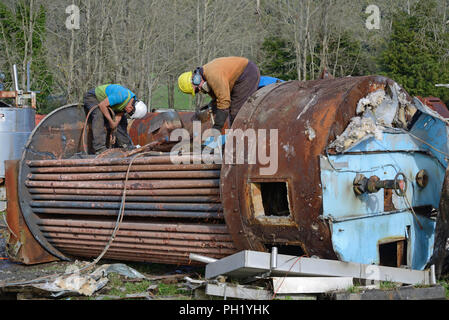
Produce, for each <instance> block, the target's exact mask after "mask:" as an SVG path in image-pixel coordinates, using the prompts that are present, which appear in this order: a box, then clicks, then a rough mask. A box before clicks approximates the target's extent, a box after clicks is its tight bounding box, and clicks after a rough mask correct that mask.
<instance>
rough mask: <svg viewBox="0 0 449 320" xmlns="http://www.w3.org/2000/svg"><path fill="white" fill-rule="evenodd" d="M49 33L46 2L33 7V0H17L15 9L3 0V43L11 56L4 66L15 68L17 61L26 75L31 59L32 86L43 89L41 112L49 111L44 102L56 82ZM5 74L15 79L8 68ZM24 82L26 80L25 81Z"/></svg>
mask: <svg viewBox="0 0 449 320" xmlns="http://www.w3.org/2000/svg"><path fill="white" fill-rule="evenodd" d="M45 35H46V11H45V8H44V6H42V5H41V6H39V8H38V9H37V10H36V9H33V10H32V7H31V6H30V1H27V0H20V1H18V2H17V3H16V6H15V10H11V9H10V8H8V7H7V6H6V5H5V4H3V3H0V40H1V42H0V43H2V44H3V45H4V47H5V51H6V56H7V60H6V61H5V63H3V64H2V66H1V69H3V70H5V71H6V70H11V69H12V65H13V64H17V66H18V70H19V72H21V73H22V77H24V75H25V74H26V62H28V61H31V78H32V81H31V90H35V91H40V94H38V96H37V100H38V110H37V112H42V111H43V112H46V111H47V110H42V106H43V105H45V103H44V102H45V99H46V97H47V96H48V95H49V94H50V93H51V90H52V84H53V77H52V73H51V70H50V69H49V67H48V65H47V61H46V54H47V52H46V50H47V49H46V46H45ZM5 75H6V76H7V77H8V78H7V81H9V82H10V83H11V82H12V79H11V78H12V75H11V73H10V72H5ZM23 79H25V78H23ZM19 82H20V80H19ZM24 83H25V81H24V80H22V85H23V84H24ZM21 89H25V88H23V87H21ZM40 108H41V109H40Z"/></svg>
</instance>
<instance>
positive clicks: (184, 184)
mask: <svg viewBox="0 0 449 320" xmlns="http://www.w3.org/2000/svg"><path fill="white" fill-rule="evenodd" d="M25 185H26V186H27V187H32V188H35V187H36V188H80V189H123V188H124V185H125V183H124V182H123V181H108V182H84V181H79V182H78V181H76V182H62V181H31V180H27V181H26V182H25ZM219 186H220V180H212V179H204V180H170V181H167V180H151V181H145V180H142V181H128V183H126V187H127V189H130V190H142V189H170V188H174V189H180V188H214V187H215V188H218V187H219Z"/></svg>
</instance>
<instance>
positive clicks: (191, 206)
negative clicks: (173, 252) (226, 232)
mask: <svg viewBox="0 0 449 320" xmlns="http://www.w3.org/2000/svg"><path fill="white" fill-rule="evenodd" d="M30 206H31V207H32V208H71V209H117V210H119V209H120V206H121V204H120V203H117V202H77V201H31V202H30ZM126 209H127V211H128V210H133V209H134V210H167V211H170V210H175V211H178V210H179V211H206V212H209V211H210V212H213V211H222V210H223V207H222V206H221V203H211V204H208V203H135V202H126Z"/></svg>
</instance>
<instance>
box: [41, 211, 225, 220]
mask: <svg viewBox="0 0 449 320" xmlns="http://www.w3.org/2000/svg"><path fill="white" fill-rule="evenodd" d="M33 212H34V213H40V214H54V215H60V216H66V215H80V216H81V215H82V216H85V215H87V216H102V215H103V216H108V217H109V216H112V217H116V216H117V213H118V210H102V209H93V210H89V209H66V208H63V209H59V208H33ZM126 216H127V217H142V218H183V219H223V213H221V212H197V211H162V210H161V211H149V210H128V209H127V210H126Z"/></svg>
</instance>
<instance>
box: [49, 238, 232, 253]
mask: <svg viewBox="0 0 449 320" xmlns="http://www.w3.org/2000/svg"><path fill="white" fill-rule="evenodd" d="M107 242H108V240H103V241H85V240H76V239H75V240H66V239H59V238H51V239H50V243H53V244H61V245H62V244H73V245H78V246H80V247H82V246H103V247H104V246H106V244H107ZM111 248H116V249H118V248H121V249H125V250H128V249H142V250H145V251H146V250H159V251H162V252H165V251H177V252H189V251H190V252H195V253H205V254H207V253H219V254H232V253H235V250H233V249H228V248H220V247H212V248H207V247H201V246H200V247H195V246H174V245H171V246H168V245H149V244H148V245H147V244H140V243H135V242H134V243H121V242H115V241H114V242H113V243H112V244H111Z"/></svg>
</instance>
